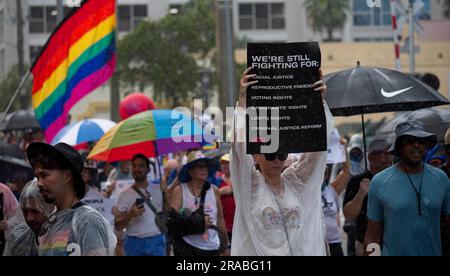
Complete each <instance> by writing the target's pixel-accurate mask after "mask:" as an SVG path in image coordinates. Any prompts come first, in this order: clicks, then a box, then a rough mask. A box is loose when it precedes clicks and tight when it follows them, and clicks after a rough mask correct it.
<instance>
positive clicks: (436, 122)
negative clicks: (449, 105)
mask: <svg viewBox="0 0 450 276" xmlns="http://www.w3.org/2000/svg"><path fill="white" fill-rule="evenodd" d="M411 120H417V121H420V122H422V123H423V124H424V127H425V130H426V131H428V132H431V133H434V134H435V135H436V136H437V138H438V141H444V137H445V132H446V131H447V129H448V128H450V110H446V109H440V108H427V109H419V110H416V111H409V112H405V113H401V114H398V115H397V116H396V117H395V118H393V119H391V120H389V121H387V122H386V123H384V124H383V125H381V127H380V128H378V130H377V133H376V134H375V136H376V137H383V138H386V139H388V141H394V140H395V127H396V126H397V125H398V124H400V123H404V122H407V121H411Z"/></svg>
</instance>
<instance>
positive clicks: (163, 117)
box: [88, 109, 212, 162]
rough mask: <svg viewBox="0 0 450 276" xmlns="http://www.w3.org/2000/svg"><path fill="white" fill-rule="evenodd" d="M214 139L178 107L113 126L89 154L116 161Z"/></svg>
mask: <svg viewBox="0 0 450 276" xmlns="http://www.w3.org/2000/svg"><path fill="white" fill-rule="evenodd" d="M206 140H208V141H212V139H210V137H208V136H207V135H204V133H203V130H202V126H201V124H200V123H199V122H197V121H195V120H193V119H192V118H191V117H190V116H187V115H185V114H183V113H181V112H178V111H175V110H164V109H158V110H150V111H145V112H142V113H139V114H136V115H134V116H133V117H130V118H128V119H126V120H124V121H122V122H120V123H118V124H117V125H115V126H114V127H113V128H111V129H110V130H109V131H108V132H107V133H106V134H105V135H104V136H103V137H102V138H101V139H100V140H99V141H98V143H97V145H96V146H95V147H94V148H93V149H92V151H91V153H90V154H89V156H88V158H89V159H92V160H98V161H107V162H114V161H120V160H131V158H132V157H133V156H134V155H135V154H137V153H142V154H144V155H146V156H148V157H155V156H157V155H163V154H167V153H170V152H178V151H182V150H187V149H194V148H201V147H202V146H203V145H206V144H208V142H207V141H206Z"/></svg>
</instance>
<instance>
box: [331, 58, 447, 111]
mask: <svg viewBox="0 0 450 276" xmlns="http://www.w3.org/2000/svg"><path fill="white" fill-rule="evenodd" d="M324 79H325V82H326V84H327V87H328V92H327V94H326V101H327V103H328V106H329V107H330V110H331V113H333V115H334V116H351V115H357V114H367V113H380V112H390V111H407V110H416V109H420V108H425V107H431V106H438V105H444V104H450V102H449V100H448V99H446V98H445V97H444V96H442V95H441V94H440V93H439V92H438V91H436V90H434V89H433V88H431V87H429V86H428V85H426V84H425V83H423V82H421V81H419V80H417V79H415V78H412V77H410V76H408V75H406V74H403V73H401V72H398V71H394V70H389V69H384V68H372V67H361V66H359V64H358V66H357V67H356V68H353V69H349V70H345V71H340V72H336V73H333V74H329V75H327V76H325V78H324Z"/></svg>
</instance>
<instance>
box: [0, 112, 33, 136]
mask: <svg viewBox="0 0 450 276" xmlns="http://www.w3.org/2000/svg"><path fill="white" fill-rule="evenodd" d="M39 128H41V126H40V125H39V122H38V121H37V120H36V116H35V115H34V112H33V111H28V110H20V111H16V112H12V113H10V114H8V115H6V118H5V120H4V121H3V122H1V124H0V131H12V130H22V129H39Z"/></svg>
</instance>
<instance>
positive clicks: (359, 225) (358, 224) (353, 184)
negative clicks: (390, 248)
mask: <svg viewBox="0 0 450 276" xmlns="http://www.w3.org/2000/svg"><path fill="white" fill-rule="evenodd" d="M372 177H373V175H372V173H370V172H369V171H367V172H365V173H362V174H358V175H355V176H353V177H352V178H350V180H349V182H348V185H347V189H346V190H345V196H344V203H343V204H344V205H343V206H345V205H346V204H347V203H349V202H350V201H352V200H353V198H355V196H356V194H358V191H359V183H360V182H361V180H363V179H364V178H368V179H370V180H372ZM367 223H368V221H367V196H366V197H365V198H364V201H363V205H362V207H361V213H360V214H359V216H358V217H357V218H356V220H355V229H356V239H357V240H358V241H359V242H361V243H363V242H364V235H365V234H366V230H367Z"/></svg>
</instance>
